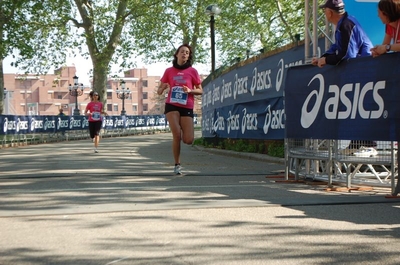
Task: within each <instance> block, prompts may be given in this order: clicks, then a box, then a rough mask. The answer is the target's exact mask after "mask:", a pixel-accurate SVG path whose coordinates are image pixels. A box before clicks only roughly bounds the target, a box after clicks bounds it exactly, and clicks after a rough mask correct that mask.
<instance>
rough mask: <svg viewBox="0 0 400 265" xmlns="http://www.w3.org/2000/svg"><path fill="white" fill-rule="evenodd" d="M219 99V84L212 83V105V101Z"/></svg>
mask: <svg viewBox="0 0 400 265" xmlns="http://www.w3.org/2000/svg"><path fill="white" fill-rule="evenodd" d="M219 99H220V90H219V86H217V87H216V86H215V85H214V89H213V91H212V105H214V102H217V101H219Z"/></svg>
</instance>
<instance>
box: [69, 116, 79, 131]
mask: <svg viewBox="0 0 400 265" xmlns="http://www.w3.org/2000/svg"><path fill="white" fill-rule="evenodd" d="M79 127H81V120H75V119H74V118H73V117H72V118H71V119H70V120H69V128H70V129H73V128H79Z"/></svg>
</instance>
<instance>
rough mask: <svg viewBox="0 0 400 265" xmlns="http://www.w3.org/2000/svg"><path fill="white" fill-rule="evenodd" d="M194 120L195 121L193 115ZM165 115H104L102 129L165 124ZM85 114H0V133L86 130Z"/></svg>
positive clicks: (138, 127) (87, 124) (87, 122)
mask: <svg viewBox="0 0 400 265" xmlns="http://www.w3.org/2000/svg"><path fill="white" fill-rule="evenodd" d="M194 122H195V123H197V117H196V116H195V118H194ZM167 125H168V124H167V120H166V118H165V115H140V116H106V117H104V119H103V124H102V128H103V129H108V130H110V129H135V128H136V129H140V128H145V127H157V126H167ZM88 127H89V121H88V119H87V117H85V116H14V115H0V135H9V134H28V133H56V132H65V131H69V130H86V129H87V130H88Z"/></svg>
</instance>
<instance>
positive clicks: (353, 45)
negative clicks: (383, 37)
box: [322, 12, 373, 65]
mask: <svg viewBox="0 0 400 265" xmlns="http://www.w3.org/2000/svg"><path fill="white" fill-rule="evenodd" d="M335 40H336V42H335V43H334V44H332V46H331V47H330V48H329V50H327V51H326V52H325V53H324V54H323V55H322V57H326V63H327V64H331V65H336V64H338V63H340V62H341V61H342V60H344V59H349V58H356V57H359V56H369V55H371V51H370V50H371V48H373V46H372V42H371V40H370V39H369V38H368V36H367V34H366V33H365V31H364V30H363V28H362V27H361V25H360V23H358V21H357V20H356V19H355V18H354V17H352V16H349V15H348V14H347V12H346V13H345V14H344V16H343V17H342V18H341V19H340V20H339V23H338V24H337V26H336V30H335Z"/></svg>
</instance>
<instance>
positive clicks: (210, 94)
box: [203, 90, 212, 107]
mask: <svg viewBox="0 0 400 265" xmlns="http://www.w3.org/2000/svg"><path fill="white" fill-rule="evenodd" d="M206 95H207V98H206V101H205V102H204V103H203V104H206V105H207V107H208V105H211V104H212V91H211V90H210V91H208V92H207V93H206Z"/></svg>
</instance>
